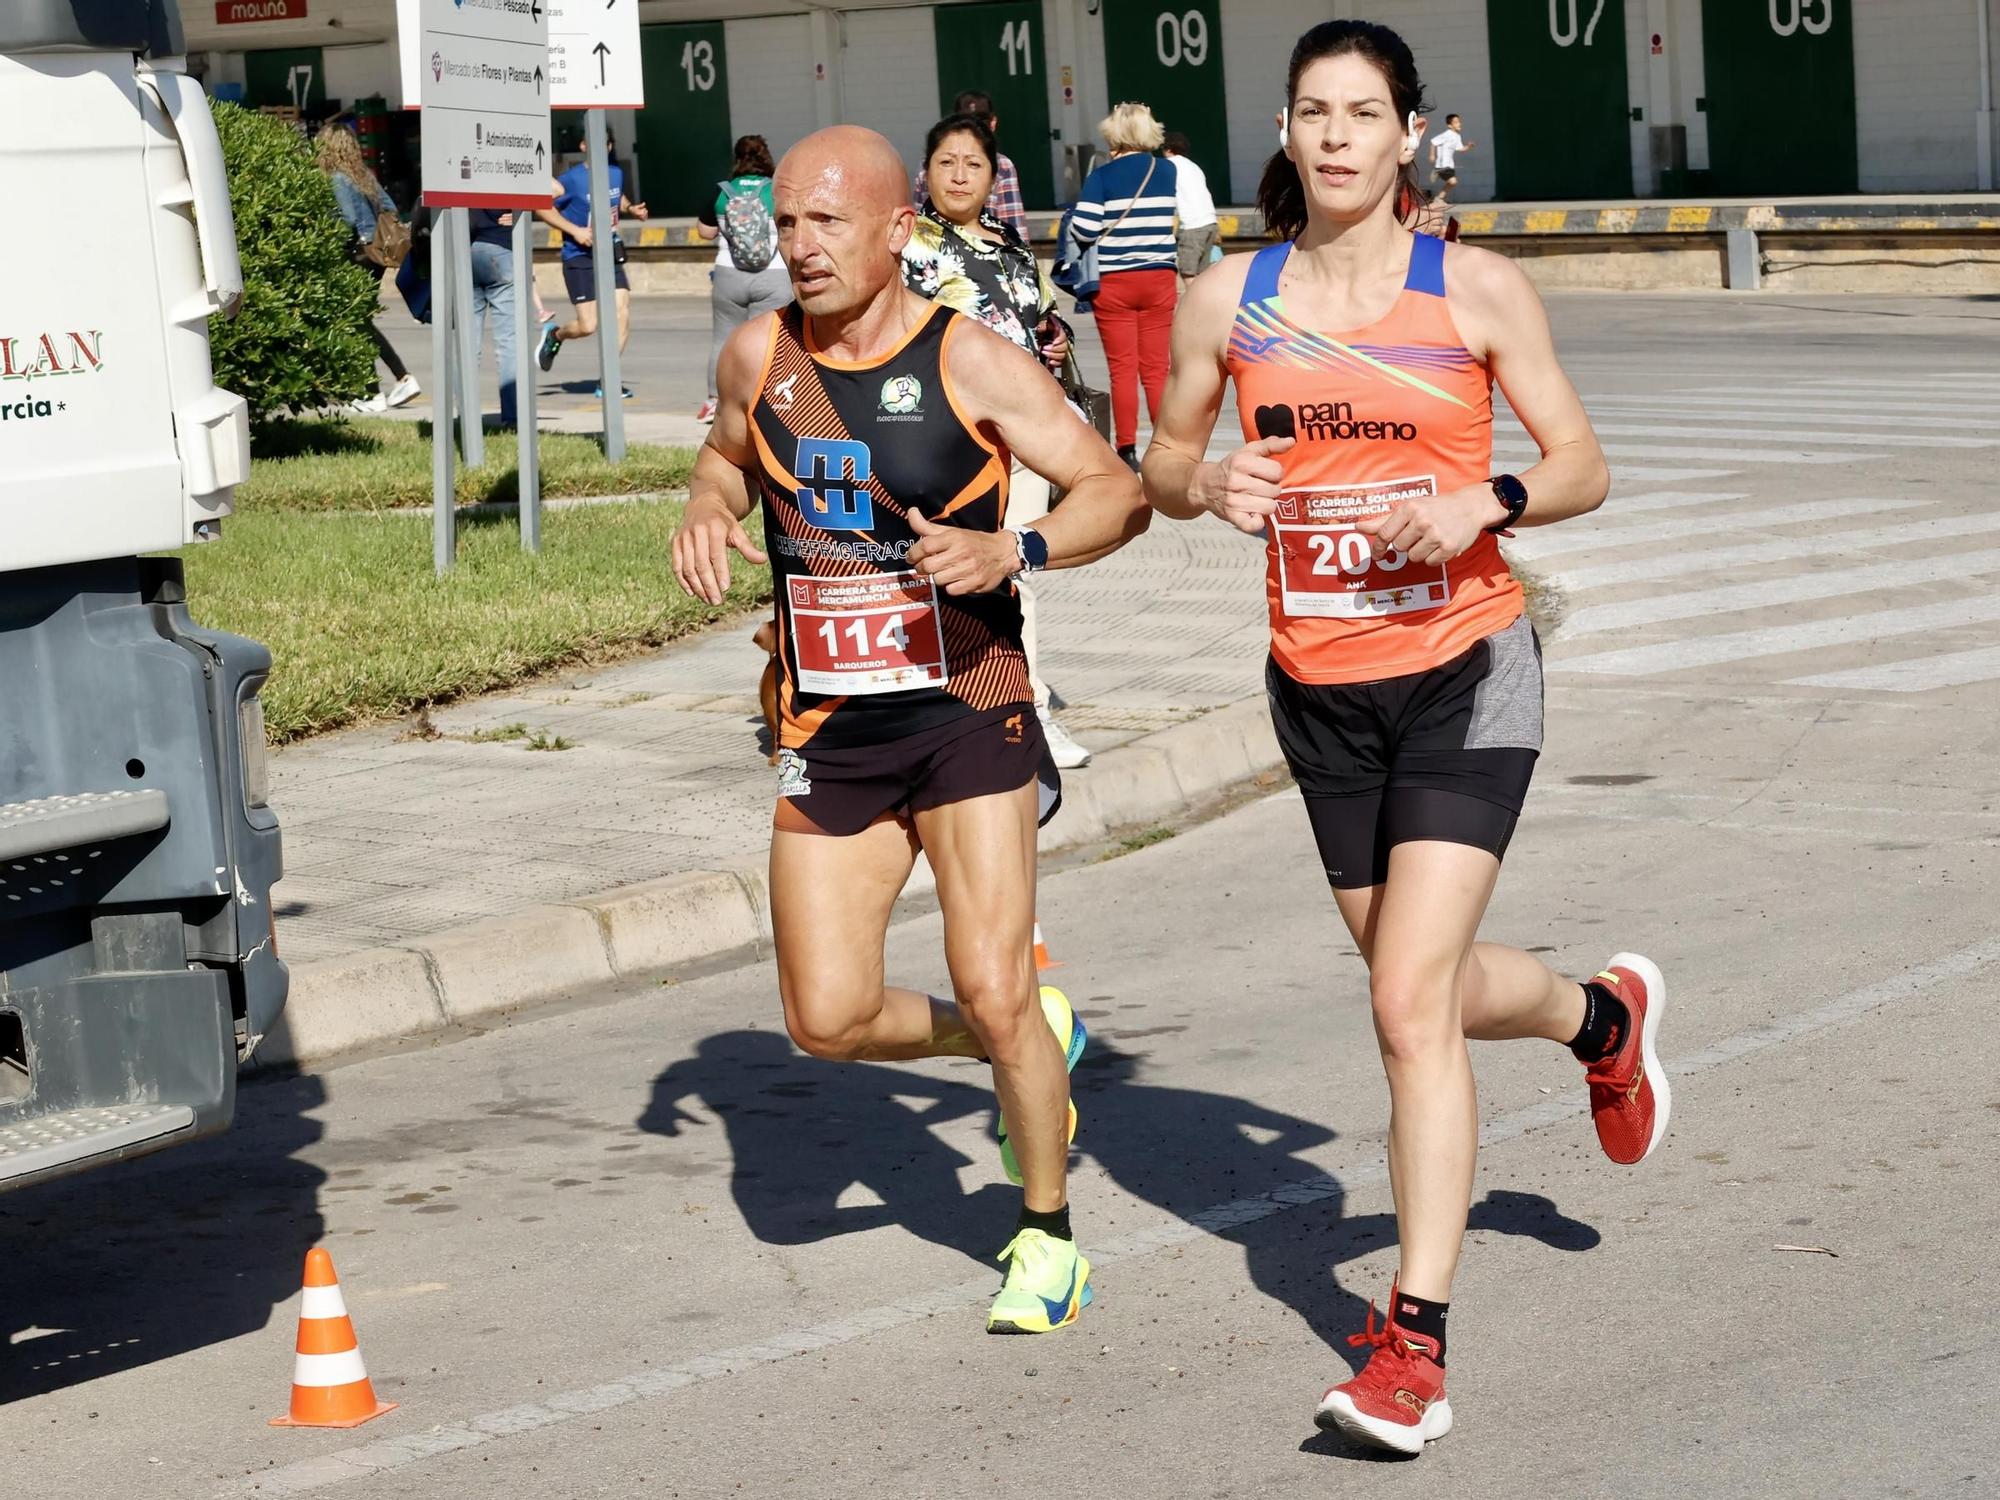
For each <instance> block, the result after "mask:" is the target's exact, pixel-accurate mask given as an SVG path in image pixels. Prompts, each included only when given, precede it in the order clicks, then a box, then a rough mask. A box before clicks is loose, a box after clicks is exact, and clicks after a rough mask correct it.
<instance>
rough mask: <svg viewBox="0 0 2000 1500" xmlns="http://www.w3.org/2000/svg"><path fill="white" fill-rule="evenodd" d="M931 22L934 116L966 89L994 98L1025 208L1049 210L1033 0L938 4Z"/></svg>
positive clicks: (1040, 50) (1049, 173) (1043, 54)
mask: <svg viewBox="0 0 2000 1500" xmlns="http://www.w3.org/2000/svg"><path fill="white" fill-rule="evenodd" d="M933 14H934V15H935V17H936V27H935V33H936V37H937V71H938V113H939V114H940V115H944V114H948V113H950V111H951V106H952V101H953V100H954V99H955V98H957V96H958V95H959V94H961V93H963V92H965V91H966V90H967V89H979V90H981V91H983V92H985V93H987V94H990V95H992V96H993V113H994V114H995V115H997V116H998V117H999V120H1000V149H1001V150H1002V151H1004V152H1006V154H1007V155H1008V156H1009V157H1010V158H1012V160H1013V163H1014V168H1015V170H1016V171H1018V172H1019V173H1020V174H1021V197H1022V199H1023V200H1024V201H1025V202H1026V203H1027V205H1028V207H1030V208H1050V207H1053V206H1054V204H1055V186H1054V171H1053V168H1052V167H1051V166H1050V156H1049V70H1048V56H1049V54H1048V39H1047V38H1046V37H1045V36H1043V35H1042V7H1041V3H1040V0H999V3H995V4H985V5H941V6H939V7H938V8H937V10H936V11H935V12H934V13H933Z"/></svg>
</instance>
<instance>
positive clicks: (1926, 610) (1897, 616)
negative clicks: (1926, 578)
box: [1550, 594, 2000, 677]
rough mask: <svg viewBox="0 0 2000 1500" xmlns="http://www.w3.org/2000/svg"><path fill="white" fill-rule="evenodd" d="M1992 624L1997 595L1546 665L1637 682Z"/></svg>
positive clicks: (1997, 616)
mask: <svg viewBox="0 0 2000 1500" xmlns="http://www.w3.org/2000/svg"><path fill="white" fill-rule="evenodd" d="M1994 620H2000V594H1989V595H1985V596H1982V597H1977V598H1971V599H1950V600H1946V601H1944V602H1943V603H1940V604H1923V605H1918V606H1916V607H1915V608H1912V609H1900V610H1884V611H1880V612H1878V613H1875V614H1865V615H1843V616H1837V617H1835V618H1833V619H1830V620H1810V621H1804V622H1801V623H1798V624H1792V625H1771V626H1766V627H1764V628H1762V629H1759V630H1738V631H1732V632H1730V633H1729V634H1727V635H1701V636H1690V637H1688V638H1686V639H1684V640H1678V641H1664V642H1661V643H1659V644H1657V645H1652V646H1628V647H1626V648H1625V649H1623V650H1620V651H1599V652H1594V653H1592V654H1590V655H1587V656H1571V657H1565V658H1562V659H1560V660H1558V661H1554V662H1551V663H1550V666H1551V668H1552V669H1553V670H1555V671H1559V672H1588V673H1595V674H1598V675H1615V676H1620V677H1638V676H1643V675H1646V674H1650V673H1654V672H1679V671H1684V670H1686V669H1687V668H1689V667H1713V666H1720V665H1722V664H1723V663H1725V662H1734V661H1747V660H1749V659H1751V658H1753V657H1761V656H1789V655H1792V654H1794V653H1796V652H1800V651H1812V650H1816V649H1818V648H1820V647H1823V646H1837V645H1840V644H1842V643H1844V642H1849V641H1873V640H1880V639H1882V638H1884V637H1887V636H1894V635H1916V634H1919V633H1920V632H1923V631H1926V630H1942V629H1949V628H1951V627H1952V626H1956V625H1977V624H1985V623H1988V622H1991V621H1994Z"/></svg>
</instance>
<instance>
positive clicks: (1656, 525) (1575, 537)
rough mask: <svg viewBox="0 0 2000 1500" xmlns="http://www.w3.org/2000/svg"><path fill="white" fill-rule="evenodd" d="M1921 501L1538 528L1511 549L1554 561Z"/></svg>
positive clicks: (1852, 502)
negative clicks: (1709, 521)
mask: <svg viewBox="0 0 2000 1500" xmlns="http://www.w3.org/2000/svg"><path fill="white" fill-rule="evenodd" d="M1928 503H1929V502H1928V501H1924V500H1878V499H1869V498H1867V497H1866V496H1861V497H1856V498H1854V499H1843V500H1803V501H1800V502H1799V503H1798V504H1796V505H1773V506H1769V507H1766V508H1765V509H1763V510H1754V511H1738V512H1736V513H1735V514H1733V515H1731V516H1730V517H1729V518H1728V520H1727V521H1726V522H1722V523H1721V524H1720V525H1718V526H1716V527H1713V528H1711V529H1709V530H1707V531H1698V530H1694V529H1693V528H1695V526H1696V524H1697V523H1695V522H1692V521H1690V520H1688V518H1687V517H1685V516H1677V517H1675V518H1674V519H1672V520H1668V521H1635V522H1633V523H1632V524H1630V525H1627V526H1620V525H1616V524H1613V523H1612V520H1611V519H1610V518H1608V517H1607V518H1606V519H1605V520H1602V521H1599V522H1598V523H1597V524H1596V525H1594V526H1575V527H1563V528H1562V529H1560V530H1558V529H1556V528H1554V527H1548V526H1540V527H1535V528H1533V529H1532V530H1530V531H1527V532H1525V533H1524V534H1522V535H1521V536H1518V537H1516V538H1515V539H1514V546H1513V549H1512V550H1513V551H1514V552H1515V553H1516V554H1517V555H1518V556H1521V557H1525V558H1529V559H1535V558H1543V557H1554V556H1555V555H1556V554H1557V553H1561V552H1589V551H1592V550H1594V549H1596V548H1599V547H1633V546H1637V545H1638V544H1639V543H1641V542H1669V541H1683V542H1684V541H1687V540H1688V539H1689V538H1690V536H1691V535H1692V536H1706V535H1715V534H1719V533H1721V532H1724V531H1748V530H1752V529H1758V530H1761V529H1762V528H1763V527H1766V526H1788V525H1797V524H1799V523H1801V522H1805V521H1831V520H1836V519H1838V518H1839V517H1841V516H1859V515H1877V514H1880V513H1882V512H1884V511H1892V510H1914V509H1915V508H1916V507H1918V506H1920V505H1926V504H1928Z"/></svg>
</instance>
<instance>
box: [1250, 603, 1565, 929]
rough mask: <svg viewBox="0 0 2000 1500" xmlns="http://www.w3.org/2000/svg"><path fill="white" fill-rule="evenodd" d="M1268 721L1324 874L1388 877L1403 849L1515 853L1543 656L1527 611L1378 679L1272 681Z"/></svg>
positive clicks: (1268, 676) (1366, 879)
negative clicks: (1417, 666) (1437, 844)
mask: <svg viewBox="0 0 2000 1500" xmlns="http://www.w3.org/2000/svg"><path fill="white" fill-rule="evenodd" d="M1264 683H1265V690H1266V692H1267V693H1268V695H1269V697H1270V701H1271V722H1272V723H1273V725H1275V726H1276V728H1277V732H1278V744H1279V745H1280V747H1281V748H1282V749H1283V750H1284V752H1285V759H1286V761H1287V762H1289V763H1290V765H1291V768H1292V776H1293V777H1294V779H1296V780H1297V782H1298V784H1299V790H1300V792H1301V793H1303V794H1304V796H1305V802H1306V813H1307V815H1308V817H1310V818H1311V820H1312V828H1313V837H1314V839H1315V840H1316V841H1317V843H1318V844H1319V855H1320V862H1321V864H1322V865H1324V866H1325V868H1326V878H1327V879H1328V880H1329V881H1330V882H1332V884H1333V885H1334V886H1335V887H1337V888H1338V889H1340V890H1356V889H1360V888H1362V887H1365V886H1371V885H1380V884H1381V883H1382V882H1383V881H1385V880H1387V879H1388V878H1389V851H1390V850H1391V849H1393V848H1394V847H1395V846H1396V845H1397V844H1406V843H1412V842H1414V841H1416V840H1419V839H1436V840H1440V841H1442V842H1445V843H1451V844H1470V845H1472V846H1473V847H1474V848H1476V849H1484V850H1487V851H1488V852H1489V853H1491V854H1493V855H1494V856H1496V857H1498V856H1501V855H1504V854H1505V853H1506V852H1507V843H1508V840H1510V839H1511V838H1512V837H1513V836H1514V824H1515V821H1516V820H1517V819H1518V818H1519V817H1520V815H1521V806H1522V804H1523V803H1524V802H1525V801H1526V800H1527V796H1528V782H1529V779H1530V778H1531V777H1532V776H1533V775H1534V771H1535V757H1536V756H1537V755H1539V754H1540V753H1541V748H1542V648H1541V643H1540V642H1539V641H1538V640H1537V639H1536V638H1535V630H1534V626H1533V625H1531V624H1530V623H1529V622H1528V619H1527V617H1526V616H1525V615H1524V616H1522V617H1521V618H1520V619H1518V620H1516V621H1515V622H1514V623H1513V624H1512V625H1509V626H1508V627H1507V628H1506V629H1505V630H1502V631H1498V632H1496V633H1495V634H1493V635H1490V636H1488V637H1487V638H1486V639H1485V640H1483V641H1481V642H1479V643H1478V644H1477V645H1475V646H1474V647H1473V648H1472V649H1471V650H1469V651H1467V652H1465V653H1464V654H1463V655H1461V656H1458V657H1456V658H1454V659H1453V660H1451V661H1448V662H1446V663H1445V664H1444V665H1443V666H1441V667H1433V668H1431V669H1430V670H1429V671H1427V672H1413V673H1411V674H1410V675H1409V676H1407V677H1390V678H1385V679H1383V680H1382V681H1380V682H1354V683H1334V684H1318V683H1309V682H1299V681H1297V680H1296V679H1294V678H1293V677H1291V676H1290V675H1289V674H1288V673H1287V672H1285V670H1284V669H1283V668H1281V667H1280V666H1279V665H1278V664H1277V662H1275V661H1273V662H1271V663H1269V664H1268V665H1267V666H1266V668H1265V671H1264Z"/></svg>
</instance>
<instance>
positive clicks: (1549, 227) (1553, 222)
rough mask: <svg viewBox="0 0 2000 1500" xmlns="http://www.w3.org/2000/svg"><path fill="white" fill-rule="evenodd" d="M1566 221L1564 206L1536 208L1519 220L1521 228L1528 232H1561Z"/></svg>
mask: <svg viewBox="0 0 2000 1500" xmlns="http://www.w3.org/2000/svg"><path fill="white" fill-rule="evenodd" d="M1568 222H1569V210H1568V209H1566V208H1538V209H1536V210H1534V211H1533V212H1532V213H1530V214H1528V215H1527V216H1526V217H1525V218H1524V219H1523V220H1522V221H1521V228H1522V229H1523V230H1525V231H1526V232H1527V233H1529V234H1561V233H1562V230H1563V225H1565V224H1567V223H1568Z"/></svg>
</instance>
